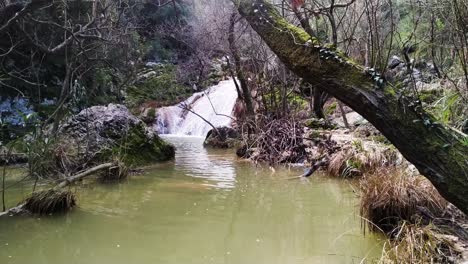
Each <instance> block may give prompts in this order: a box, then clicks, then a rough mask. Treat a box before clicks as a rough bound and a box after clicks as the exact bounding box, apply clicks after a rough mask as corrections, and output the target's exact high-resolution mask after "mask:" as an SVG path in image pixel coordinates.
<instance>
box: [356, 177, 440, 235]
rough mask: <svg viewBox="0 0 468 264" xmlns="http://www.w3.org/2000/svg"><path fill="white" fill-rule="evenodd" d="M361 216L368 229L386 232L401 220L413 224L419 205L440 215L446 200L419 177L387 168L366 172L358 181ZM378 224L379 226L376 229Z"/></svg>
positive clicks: (390, 230)
mask: <svg viewBox="0 0 468 264" xmlns="http://www.w3.org/2000/svg"><path fill="white" fill-rule="evenodd" d="M359 183H360V189H361V205H360V213H361V216H362V217H364V218H365V219H366V220H368V221H370V222H372V223H373V224H369V222H366V223H367V224H366V225H367V226H368V228H369V229H370V230H373V231H375V230H376V229H381V230H383V231H384V232H386V233H390V232H392V231H393V230H395V229H396V228H397V227H398V226H399V224H400V222H401V221H402V220H406V221H409V222H411V223H414V220H415V219H414V216H415V215H417V213H418V212H419V209H418V208H424V209H425V210H429V212H431V213H433V214H434V215H439V214H440V213H441V212H442V211H443V210H444V209H445V208H446V206H447V202H446V201H445V200H444V199H443V198H442V197H441V196H440V195H439V193H438V192H437V190H436V189H435V188H434V187H433V186H432V184H431V183H430V182H429V181H428V180H427V179H426V178H424V177H422V176H407V175H405V174H404V173H403V172H402V171H398V170H386V171H383V172H381V173H378V174H377V173H376V174H366V175H365V176H364V177H363V178H362V179H361V180H360V182H359ZM377 227H378V228H377Z"/></svg>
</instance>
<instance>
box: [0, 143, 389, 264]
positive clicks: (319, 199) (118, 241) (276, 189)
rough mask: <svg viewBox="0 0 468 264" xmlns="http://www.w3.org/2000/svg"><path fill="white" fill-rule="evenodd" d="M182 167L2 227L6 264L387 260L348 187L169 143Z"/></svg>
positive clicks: (1, 253) (0, 247) (168, 166)
mask: <svg viewBox="0 0 468 264" xmlns="http://www.w3.org/2000/svg"><path fill="white" fill-rule="evenodd" d="M166 139H167V140H168V141H171V142H173V143H174V144H176V145H177V147H178V149H177V155H176V159H175V160H174V161H172V162H167V163H162V164H158V165H156V166H154V168H151V169H148V170H147V171H146V173H144V174H143V175H139V176H134V177H132V178H131V179H129V180H128V181H125V182H122V183H119V184H90V185H85V186H82V187H80V188H79V189H78V190H77V192H78V193H79V204H80V206H79V208H77V209H76V210H74V211H73V212H72V213H70V214H67V215H66V216H53V217H41V218H30V217H25V218H1V219H0V263H2V264H3V263H7V264H10V263H38V264H62V263H72V264H74V263H76V264H82V263H86V264H108V263H109V264H110V263H112V264H128V263H138V264H152V263H164V264H181V263H190V264H206V263H215V264H231V263H232V264H300V263H307V264H309V263H360V262H361V260H363V259H367V260H371V259H375V258H377V257H378V256H379V253H380V248H381V247H382V242H381V241H379V237H378V236H375V235H372V234H369V235H367V236H363V235H362V232H361V230H360V221H359V218H358V217H357V216H356V198H355V195H354V194H353V193H352V189H351V188H349V186H348V185H347V184H346V183H344V182H342V181H335V180H333V179H330V178H327V177H321V176H320V175H317V176H316V177H314V178H312V179H310V181H309V182H307V181H304V182H302V181H285V180H283V179H284V178H287V177H291V176H295V175H298V174H300V173H301V171H299V170H298V169H287V168H278V169H277V171H276V173H272V172H271V171H270V170H269V169H268V168H262V167H255V166H252V165H251V164H250V163H247V162H241V161H239V160H237V159H236V158H235V156H234V155H233V154H232V151H229V150H205V149H203V148H202V147H201V142H202V139H199V138H198V139H196V138H166Z"/></svg>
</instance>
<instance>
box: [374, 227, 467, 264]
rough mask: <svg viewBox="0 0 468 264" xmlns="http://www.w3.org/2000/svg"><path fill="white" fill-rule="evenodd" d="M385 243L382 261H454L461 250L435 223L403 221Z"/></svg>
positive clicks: (419, 262) (420, 263)
mask: <svg viewBox="0 0 468 264" xmlns="http://www.w3.org/2000/svg"><path fill="white" fill-rule="evenodd" d="M397 230H398V232H397V233H396V235H395V237H394V238H393V239H392V240H391V241H389V242H388V243H387V244H386V245H385V249H384V251H383V254H382V258H381V259H380V263H412V264H413V263H414V264H423V263H454V262H455V261H456V259H458V258H459V255H460V251H459V249H458V248H457V246H456V244H455V242H454V240H453V239H452V238H451V237H450V236H447V235H442V234H441V232H440V231H439V230H438V229H437V227H435V226H433V225H426V226H421V225H419V224H410V223H408V222H402V223H401V224H400V225H399V226H398V228H397Z"/></svg>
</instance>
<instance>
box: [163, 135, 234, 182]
mask: <svg viewBox="0 0 468 264" xmlns="http://www.w3.org/2000/svg"><path fill="white" fill-rule="evenodd" d="M163 138H164V139H165V140H167V141H169V142H171V143H173V144H174V145H175V146H176V148H177V153H176V157H175V171H176V172H178V173H182V174H184V175H186V176H190V177H194V178H201V179H205V181H204V184H203V185H205V186H209V187H215V188H223V189H232V188H234V187H235V182H236V177H235V176H236V173H235V169H234V165H233V160H234V158H233V157H232V156H226V155H224V154H225V153H224V151H221V152H217V151H216V150H212V151H211V152H210V153H209V152H208V151H207V149H206V148H204V147H203V138H200V137H185V138H184V139H183V140H181V138H180V136H179V137H177V136H170V135H164V136H163Z"/></svg>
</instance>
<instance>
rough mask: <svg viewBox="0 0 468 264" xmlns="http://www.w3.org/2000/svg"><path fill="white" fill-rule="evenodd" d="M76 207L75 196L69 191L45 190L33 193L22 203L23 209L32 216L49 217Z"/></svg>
mask: <svg viewBox="0 0 468 264" xmlns="http://www.w3.org/2000/svg"><path fill="white" fill-rule="evenodd" d="M75 205H76V197H75V194H74V193H72V192H71V191H59V190H54V189H50V190H45V191H39V192H34V193H33V194H32V195H31V197H29V198H27V199H26V200H25V202H24V209H26V210H28V211H29V212H31V213H33V214H38V215H49V214H55V213H65V212H68V211H70V210H71V209H72V208H73V207H75Z"/></svg>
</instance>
